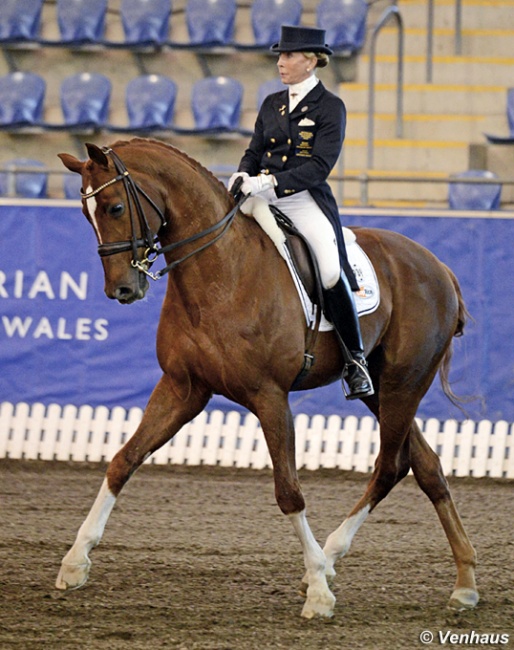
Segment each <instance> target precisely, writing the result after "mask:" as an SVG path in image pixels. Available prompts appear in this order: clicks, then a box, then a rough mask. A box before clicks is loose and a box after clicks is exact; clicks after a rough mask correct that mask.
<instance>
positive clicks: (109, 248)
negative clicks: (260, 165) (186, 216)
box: [80, 147, 247, 280]
mask: <svg viewBox="0 0 514 650" xmlns="http://www.w3.org/2000/svg"><path fill="white" fill-rule="evenodd" d="M102 151H103V152H104V153H105V154H106V155H108V156H110V157H111V159H112V161H113V163H114V167H115V169H116V172H117V176H115V177H114V178H111V180H110V181H107V182H106V183H103V185H100V186H99V187H97V188H96V189H94V190H91V192H83V191H82V190H81V192H80V194H81V196H82V198H83V199H89V198H91V197H93V196H96V195H97V194H99V193H100V192H101V191H102V190H104V189H105V188H106V187H109V185H113V184H114V183H117V182H118V181H122V182H123V185H124V187H125V192H126V194H127V198H128V205H129V214H130V227H131V230H132V236H131V238H130V239H129V240H127V241H119V242H109V243H107V244H99V246H98V254H99V255H100V257H107V256H109V255H116V254H118V253H125V252H127V251H132V260H131V262H130V263H131V265H132V266H133V267H134V268H136V269H137V270H138V271H140V272H141V273H144V274H145V275H147V276H148V277H149V278H151V279H152V280H159V279H160V278H162V277H163V276H164V275H166V273H169V272H170V271H172V270H173V269H174V268H175V267H176V266H178V265H179V264H181V263H182V262H184V261H185V260H187V259H189V258H190V257H192V256H193V255H196V254H197V253H200V252H201V251H203V250H205V249H206V248H208V247H209V246H211V245H212V244H214V243H215V242H216V241H218V239H220V238H221V237H223V235H224V234H225V233H226V232H227V230H228V229H229V228H230V226H231V225H232V222H233V221H234V218H235V216H236V214H237V211H238V210H239V208H240V206H241V205H242V204H243V202H244V201H245V200H246V198H247V197H246V196H241V197H239V198H238V200H237V203H236V205H235V206H234V207H233V208H232V210H230V212H229V213H228V214H226V215H225V216H224V217H223V218H222V219H221V220H220V221H218V222H217V223H215V224H213V225H212V226H210V227H209V228H206V229H205V230H202V231H201V232H199V233H196V235H192V236H191V237H188V238H187V239H182V240H180V241H178V242H174V243H173V244H169V245H168V246H160V247H157V245H156V244H157V235H156V234H155V233H154V232H153V231H152V230H151V228H150V225H149V224H148V220H147V218H146V215H145V212H144V210H143V207H142V205H141V200H140V195H141V196H143V197H144V198H145V199H146V200H147V201H148V203H150V205H151V206H152V208H153V209H154V210H155V212H156V213H157V214H158V215H159V219H160V221H161V226H160V228H163V227H164V226H166V225H167V221H166V218H165V216H164V214H163V213H162V210H161V209H160V208H159V206H158V205H157V204H156V203H155V202H154V201H153V200H152V199H151V198H150V197H149V196H148V194H147V193H146V192H145V191H144V190H143V189H142V188H141V187H140V186H139V185H138V184H137V183H136V182H135V181H134V179H133V178H132V176H131V175H130V172H129V171H128V169H127V168H126V167H125V165H124V163H123V161H122V160H121V159H120V157H119V156H118V154H117V153H116V152H114V151H113V150H112V149H111V148H110V147H102ZM134 207H135V209H134ZM136 216H137V219H138V221H139V225H140V228H141V233H142V237H140V238H138V237H137V234H136V233H137V230H136V228H137V223H136ZM219 228H222V230H221V232H219V233H218V234H217V235H216V236H215V237H214V238H213V239H211V240H209V241H208V242H206V243H205V244H202V245H201V246H199V247H198V248H195V249H194V250H192V251H190V252H189V253H187V254H186V255H184V256H183V257H181V258H179V259H177V260H174V261H173V262H171V263H170V264H168V265H167V266H165V267H164V268H163V269H161V270H160V271H157V273H152V272H151V271H150V268H151V266H152V264H153V263H154V262H155V261H156V259H157V258H158V257H159V255H163V254H164V253H170V252H171V251H174V250H176V249H178V248H180V247H181V246H186V245H187V244H191V243H193V242H195V241H197V240H198V239H202V238H203V237H206V236H207V235H210V234H212V233H213V232H216V230H218V229H219ZM139 248H145V252H144V256H143V259H142V260H138V259H137V251H138V249H139ZM152 256H153V257H152Z"/></svg>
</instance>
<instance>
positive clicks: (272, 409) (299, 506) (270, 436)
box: [257, 396, 336, 618]
mask: <svg viewBox="0 0 514 650" xmlns="http://www.w3.org/2000/svg"><path fill="white" fill-rule="evenodd" d="M265 402H266V405H265V407H264V408H263V409H260V410H259V411H258V413H257V414H258V417H259V419H260V422H261V425H262V429H263V432H264V435H265V438H266V442H267V445H268V449H269V452H270V456H271V460H272V463H273V476H274V480H275V496H276V499H277V503H278V506H279V507H280V509H281V510H282V512H283V513H284V514H285V515H287V516H288V517H289V519H290V520H291V522H292V524H293V527H294V530H295V532H296V534H297V536H298V539H299V540H300V543H301V545H302V550H303V557H304V563H305V568H306V575H305V578H304V580H305V581H306V582H307V584H308V587H307V591H306V600H305V604H304V606H303V610H302V616H304V617H305V618H313V617H314V616H326V617H330V616H333V613H334V605H335V602H336V599H335V597H334V595H333V594H332V592H331V591H330V589H329V587H328V584H327V579H326V576H325V555H324V553H323V551H322V549H321V546H320V545H319V544H318V542H317V541H316V539H315V537H314V535H313V533H312V531H311V529H310V526H309V523H308V521H307V517H306V513H305V500H304V497H303V494H302V491H301V488H300V483H299V480H298V474H297V471H296V459H295V431H294V423H293V417H292V415H291V411H290V409H289V405H288V403H287V396H281V398H275V399H272V398H268V399H267V400H266V401H265Z"/></svg>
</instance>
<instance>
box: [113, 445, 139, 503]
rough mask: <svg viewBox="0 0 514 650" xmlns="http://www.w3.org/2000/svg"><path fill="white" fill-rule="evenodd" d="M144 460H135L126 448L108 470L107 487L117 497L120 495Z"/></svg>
mask: <svg viewBox="0 0 514 650" xmlns="http://www.w3.org/2000/svg"><path fill="white" fill-rule="evenodd" d="M143 460H144V459H139V458H133V457H132V455H131V454H130V453H128V450H127V449H126V448H125V447H122V449H120V451H118V453H117V454H116V455H115V456H114V458H113V459H112V460H111V462H110V463H109V467H108V468H107V473H106V477H107V485H108V486H109V489H110V491H111V492H112V493H113V494H114V496H115V497H117V496H118V495H119V493H120V492H121V490H122V488H123V486H124V485H125V483H126V482H127V481H128V480H129V478H130V477H131V476H132V474H133V473H134V472H135V471H136V470H137V469H138V467H140V465H141V463H142V462H143Z"/></svg>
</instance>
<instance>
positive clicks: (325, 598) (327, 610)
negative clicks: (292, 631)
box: [302, 591, 336, 619]
mask: <svg viewBox="0 0 514 650" xmlns="http://www.w3.org/2000/svg"><path fill="white" fill-rule="evenodd" d="M335 604H336V599H335V596H334V595H333V594H332V593H331V592H330V591H329V592H328V594H323V595H321V594H318V595H314V596H312V595H311V594H309V596H308V597H307V600H306V601H305V605H304V606H303V609H302V616H303V617H304V618H309V619H310V618H315V617H321V618H331V617H332V616H333V615H334V605H335Z"/></svg>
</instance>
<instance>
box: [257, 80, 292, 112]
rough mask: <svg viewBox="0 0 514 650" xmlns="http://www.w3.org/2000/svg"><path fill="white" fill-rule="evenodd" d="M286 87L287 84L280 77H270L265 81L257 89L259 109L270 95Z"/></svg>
mask: <svg viewBox="0 0 514 650" xmlns="http://www.w3.org/2000/svg"><path fill="white" fill-rule="evenodd" d="M286 88H287V86H285V85H284V84H283V83H282V82H281V81H280V79H279V78H278V77H275V79H270V80H269V81H263V82H262V83H261V85H260V86H259V88H258V89H257V110H259V109H260V107H261V106H262V102H263V101H264V100H265V99H266V97H267V96H268V95H271V94H273V93H278V92H280V91H281V90H286Z"/></svg>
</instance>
